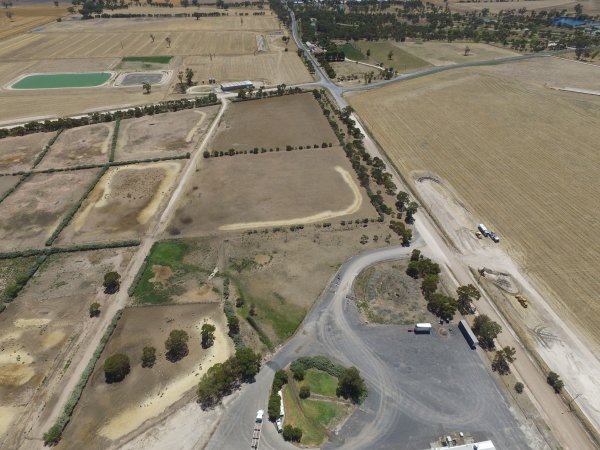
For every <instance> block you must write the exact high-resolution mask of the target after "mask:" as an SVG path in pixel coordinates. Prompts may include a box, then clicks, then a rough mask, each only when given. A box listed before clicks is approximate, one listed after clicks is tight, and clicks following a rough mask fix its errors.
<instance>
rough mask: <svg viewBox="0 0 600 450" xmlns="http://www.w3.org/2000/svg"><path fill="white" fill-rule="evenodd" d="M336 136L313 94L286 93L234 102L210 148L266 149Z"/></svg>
mask: <svg viewBox="0 0 600 450" xmlns="http://www.w3.org/2000/svg"><path fill="white" fill-rule="evenodd" d="M323 142H326V143H329V142H331V143H336V142H337V138H336V136H335V134H334V132H333V130H332V129H331V127H330V126H329V122H327V119H326V118H325V116H324V115H323V112H322V111H321V107H320V106H319V104H318V103H317V101H316V100H315V99H314V97H313V95H312V94H296V95H285V96H283V97H272V98H267V99H262V100H252V101H246V102H240V103H234V104H232V105H230V106H229V108H228V109H227V111H226V112H225V115H224V117H223V119H222V121H221V124H220V126H219V129H218V134H217V136H216V137H215V139H214V141H213V142H212V144H211V145H210V146H209V149H210V150H211V151H212V150H217V151H226V150H229V149H230V148H233V149H235V150H251V149H253V148H254V147H258V148H261V147H264V148H267V149H270V148H273V149H275V148H277V147H280V149H281V150H285V147H286V145H292V146H299V145H302V146H306V145H310V146H311V147H312V146H313V145H314V144H318V145H319V146H320V145H321V144H322V143H323Z"/></svg>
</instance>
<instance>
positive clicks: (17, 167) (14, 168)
mask: <svg viewBox="0 0 600 450" xmlns="http://www.w3.org/2000/svg"><path fill="white" fill-rule="evenodd" d="M53 135H54V133H34V134H29V135H27V136H16V137H9V138H4V139H0V172H2V173H14V172H19V171H27V170H29V169H31V165H32V164H33V161H34V160H35V157H36V155H37V154H38V153H40V152H41V151H42V149H43V148H44V147H45V145H46V144H47V143H48V141H49V140H50V138H52V136H53Z"/></svg>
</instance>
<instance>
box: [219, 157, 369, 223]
mask: <svg viewBox="0 0 600 450" xmlns="http://www.w3.org/2000/svg"><path fill="white" fill-rule="evenodd" d="M334 170H335V171H336V172H338V173H339V174H340V175H341V176H342V179H343V180H344V182H345V183H346V184H347V185H348V187H349V188H350V190H351V191H352V194H353V195H354V200H353V201H352V203H351V204H350V205H349V206H348V207H347V208H345V209H342V210H338V211H330V210H328V211H323V212H320V213H317V214H313V215H311V216H305V217H296V218H294V219H284V220H272V221H264V222H246V223H234V224H230V225H223V226H221V227H219V230H223V231H233V230H244V229H247V228H262V227H280V226H287V225H294V224H298V223H303V224H306V223H315V222H322V221H324V220H328V219H333V218H335V217H341V216H349V215H352V214H354V213H356V212H358V210H360V207H361V206H362V202H363V198H362V195H361V193H360V188H359V187H358V185H357V184H356V182H355V181H354V179H353V178H352V176H351V175H350V173H349V172H348V171H347V170H345V169H342V168H341V167H339V166H336V167H334Z"/></svg>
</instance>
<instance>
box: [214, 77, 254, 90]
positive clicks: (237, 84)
mask: <svg viewBox="0 0 600 450" xmlns="http://www.w3.org/2000/svg"><path fill="white" fill-rule="evenodd" d="M250 88H254V85H253V84H252V81H249V80H246V81H232V82H230V83H222V84H221V90H222V91H223V92H228V91H239V90H240V89H250Z"/></svg>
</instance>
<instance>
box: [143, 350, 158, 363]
mask: <svg viewBox="0 0 600 450" xmlns="http://www.w3.org/2000/svg"><path fill="white" fill-rule="evenodd" d="M155 362H156V349H155V348H154V347H144V349H143V350H142V367H153V366H154V363H155Z"/></svg>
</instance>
